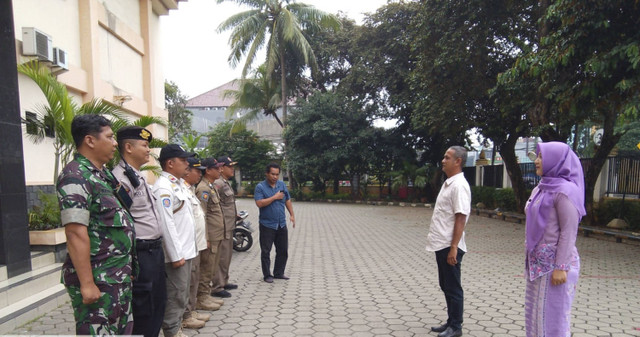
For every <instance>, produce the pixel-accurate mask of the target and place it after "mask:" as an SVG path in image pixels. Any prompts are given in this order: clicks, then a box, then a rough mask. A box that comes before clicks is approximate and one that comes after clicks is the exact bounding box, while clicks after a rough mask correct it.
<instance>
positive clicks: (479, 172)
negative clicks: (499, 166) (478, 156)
mask: <svg viewBox="0 0 640 337" xmlns="http://www.w3.org/2000/svg"><path fill="white" fill-rule="evenodd" d="M476 186H482V165H476Z"/></svg>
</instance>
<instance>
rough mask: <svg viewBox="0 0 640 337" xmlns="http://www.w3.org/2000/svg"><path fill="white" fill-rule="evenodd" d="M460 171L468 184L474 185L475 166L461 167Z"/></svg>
mask: <svg viewBox="0 0 640 337" xmlns="http://www.w3.org/2000/svg"><path fill="white" fill-rule="evenodd" d="M462 173H464V178H465V179H467V182H469V186H476V167H475V166H468V167H463V168H462Z"/></svg>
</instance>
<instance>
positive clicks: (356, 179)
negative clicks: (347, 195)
mask: <svg viewBox="0 0 640 337" xmlns="http://www.w3.org/2000/svg"><path fill="white" fill-rule="evenodd" d="M359 191H360V174H358V173H354V174H353V176H351V197H352V198H353V199H356V198H357V197H358V192H359Z"/></svg>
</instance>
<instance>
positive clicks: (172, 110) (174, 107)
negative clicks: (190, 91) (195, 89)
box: [164, 81, 193, 143]
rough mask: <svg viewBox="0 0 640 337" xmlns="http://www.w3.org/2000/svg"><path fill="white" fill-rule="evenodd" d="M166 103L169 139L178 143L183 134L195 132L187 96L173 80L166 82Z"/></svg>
mask: <svg viewBox="0 0 640 337" xmlns="http://www.w3.org/2000/svg"><path fill="white" fill-rule="evenodd" d="M164 104H165V106H166V108H167V110H168V111H169V141H170V142H172V143H176V142H178V141H179V140H180V139H181V137H182V136H183V135H190V134H193V130H191V120H192V117H193V113H192V112H191V111H189V110H187V109H186V108H185V106H186V105H187V96H185V95H184V94H182V92H180V88H178V85H177V84H175V83H174V82H173V81H168V82H167V81H165V82H164Z"/></svg>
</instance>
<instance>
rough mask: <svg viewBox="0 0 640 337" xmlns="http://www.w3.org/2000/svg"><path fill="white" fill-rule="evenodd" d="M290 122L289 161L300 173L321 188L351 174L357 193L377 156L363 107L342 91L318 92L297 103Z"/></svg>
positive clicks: (288, 137) (286, 134)
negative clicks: (330, 181) (337, 92)
mask: <svg viewBox="0 0 640 337" xmlns="http://www.w3.org/2000/svg"><path fill="white" fill-rule="evenodd" d="M289 126H290V127H288V128H287V129H286V130H285V134H284V137H285V139H286V140H287V142H289V144H290V149H289V153H288V155H289V165H291V166H292V168H293V169H294V170H295V171H296V172H298V175H299V177H302V178H304V180H312V181H313V182H314V185H315V187H316V190H318V191H324V188H325V187H326V182H327V181H329V180H334V181H338V180H340V179H342V177H345V176H346V177H349V178H350V179H352V195H353V196H354V197H356V196H357V193H359V188H358V187H359V186H358V184H359V182H360V177H362V175H363V174H366V173H367V172H368V170H369V167H370V164H371V162H372V159H373V156H374V149H373V144H374V135H375V131H374V130H375V128H374V127H373V126H372V125H371V121H370V120H369V119H368V118H367V115H366V114H365V113H363V111H362V109H360V107H359V106H358V105H357V104H353V102H350V101H349V100H348V99H347V98H345V97H344V96H341V95H339V94H336V93H333V92H327V93H315V94H314V95H312V96H311V97H309V100H308V101H306V102H299V103H298V107H297V108H296V113H295V114H292V116H291V120H290V124H289ZM301 180H302V179H301Z"/></svg>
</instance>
